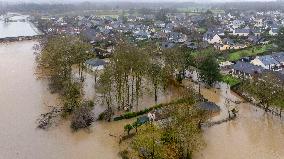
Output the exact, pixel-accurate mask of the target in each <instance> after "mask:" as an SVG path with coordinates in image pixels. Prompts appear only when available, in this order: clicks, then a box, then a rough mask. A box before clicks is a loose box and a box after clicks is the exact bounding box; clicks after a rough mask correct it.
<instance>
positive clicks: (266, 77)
mask: <svg viewBox="0 0 284 159" xmlns="http://www.w3.org/2000/svg"><path fill="white" fill-rule="evenodd" d="M240 89H241V90H242V91H243V92H246V93H249V94H250V95H251V96H252V97H253V98H254V99H255V100H257V101H259V103H260V104H261V105H263V106H264V108H265V111H268V110H269V108H270V107H272V106H273V107H279V108H280V110H281V111H282V109H283V108H284V99H283V97H284V83H283V81H281V79H279V78H278V76H277V75H276V74H274V73H271V72H268V73H264V74H263V75H261V76H260V77H258V78H255V79H252V80H250V81H245V82H243V84H242V85H241V87H240ZM280 115H281V114H280Z"/></svg>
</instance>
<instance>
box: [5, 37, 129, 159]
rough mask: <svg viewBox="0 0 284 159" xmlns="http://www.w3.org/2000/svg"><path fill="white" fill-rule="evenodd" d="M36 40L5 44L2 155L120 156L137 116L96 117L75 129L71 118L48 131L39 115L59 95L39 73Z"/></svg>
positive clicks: (38, 158) (19, 158) (48, 158)
mask: <svg viewBox="0 0 284 159" xmlns="http://www.w3.org/2000/svg"><path fill="white" fill-rule="evenodd" d="M34 43H35V42H33V41H25V42H14V43H9V44H1V45H0V73H1V75H0V121H1V122H0V128H1V131H0V159H79V158H82V159H94V158H96V159H115V158H118V156H117V153H118V149H119V147H118V146H119V145H118V142H117V141H118V138H114V137H112V136H110V135H109V134H112V135H115V136H118V135H119V134H120V133H122V131H123V125H125V124H127V123H130V122H131V121H121V122H113V123H105V122H96V123H94V124H93V126H92V127H91V130H90V132H85V131H81V132H78V133H72V132H71V129H70V127H69V125H70V124H69V123H67V122H66V121H62V122H60V123H61V124H60V125H59V126H57V127H55V128H51V129H50V130H48V131H43V130H40V129H37V128H36V127H37V124H36V120H37V118H38V117H39V115H40V114H41V113H43V112H46V111H47V105H52V104H55V103H56V101H57V99H56V96H55V95H52V94H50V93H49V91H48V90H47V83H46V82H44V81H42V80H37V79H36V76H35V75H34V69H35V62H34V54H33V51H32V47H33V45H34Z"/></svg>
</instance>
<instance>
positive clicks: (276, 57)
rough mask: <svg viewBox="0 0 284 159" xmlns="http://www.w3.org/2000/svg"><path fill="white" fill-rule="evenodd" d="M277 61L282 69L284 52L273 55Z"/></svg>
mask: <svg viewBox="0 0 284 159" xmlns="http://www.w3.org/2000/svg"><path fill="white" fill-rule="evenodd" d="M271 56H272V57H273V58H274V59H275V60H276V61H278V62H279V63H280V65H281V66H282V67H284V52H278V53H274V54H272V55H271Z"/></svg>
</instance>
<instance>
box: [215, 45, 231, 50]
mask: <svg viewBox="0 0 284 159" xmlns="http://www.w3.org/2000/svg"><path fill="white" fill-rule="evenodd" d="M214 48H215V49H217V50H220V51H225V50H230V49H231V46H230V45H228V44H215V45H214Z"/></svg>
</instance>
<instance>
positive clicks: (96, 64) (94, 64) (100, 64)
mask: <svg viewBox="0 0 284 159" xmlns="http://www.w3.org/2000/svg"><path fill="white" fill-rule="evenodd" d="M106 64H107V62H106V61H105V60H102V59H89V60H87V61H86V62H85V66H86V67H87V68H88V69H90V70H92V71H100V70H103V69H104V68H105V65H106Z"/></svg>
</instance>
